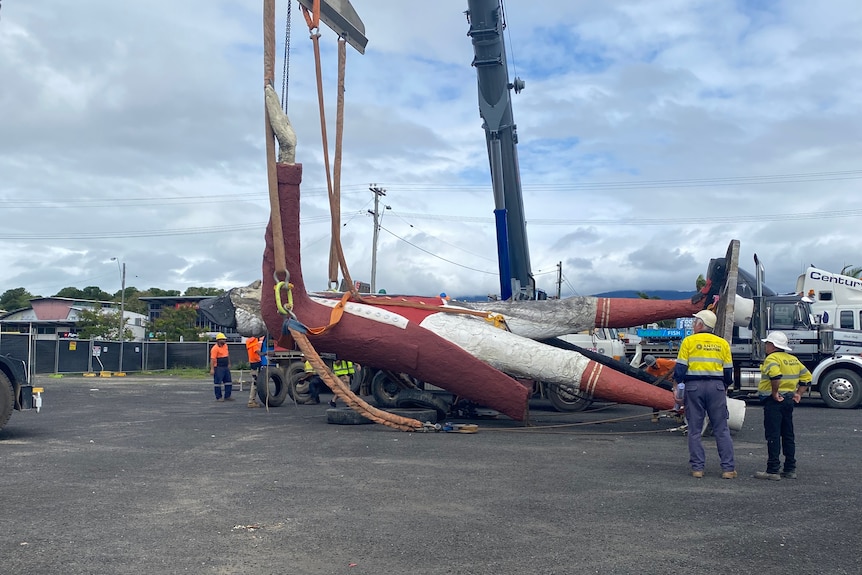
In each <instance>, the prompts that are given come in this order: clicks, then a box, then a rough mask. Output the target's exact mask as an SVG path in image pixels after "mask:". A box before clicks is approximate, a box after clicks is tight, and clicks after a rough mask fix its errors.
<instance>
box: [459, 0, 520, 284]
mask: <svg viewBox="0 0 862 575" xmlns="http://www.w3.org/2000/svg"><path fill="white" fill-rule="evenodd" d="M467 4H468V7H469V9H468V11H467V20H468V22H469V25H470V29H469V31H468V32H467V35H468V36H470V38H471V39H472V41H473V51H474V54H475V56H474V58H473V66H474V67H475V68H476V75H477V77H478V84H479V86H478V88H479V115H480V116H481V117H482V120H483V121H484V123H483V126H482V127H483V128H484V129H485V140H486V143H487V146H488V159H489V163H490V167H491V182H492V185H493V188H494V216H495V220H496V225H497V257H498V264H499V269H500V297H501V298H502V299H504V300H506V299H535V297H536V295H537V293H536V282H535V280H534V279H533V275H532V272H531V271H530V251H529V246H528V244H527V225H526V219H525V218H524V201H523V197H522V195H521V172H520V167H519V166H518V150H517V143H518V130H517V127H516V126H515V122H514V119H513V116H512V98H511V90H512V89H514V90H515V93H518V92H520V91H521V90H522V89H523V87H524V82H523V81H522V80H521V79H520V78H515V81H514V82H513V83H509V70H508V66H507V64H506V47H505V44H504V41H503V30H504V28H505V22H504V19H503V9H502V6H501V4H500V0H468V2H467Z"/></svg>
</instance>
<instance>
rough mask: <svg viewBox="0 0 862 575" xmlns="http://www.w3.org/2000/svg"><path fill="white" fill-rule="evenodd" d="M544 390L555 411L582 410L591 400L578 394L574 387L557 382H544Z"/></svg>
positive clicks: (570, 411)
mask: <svg viewBox="0 0 862 575" xmlns="http://www.w3.org/2000/svg"><path fill="white" fill-rule="evenodd" d="M545 392H546V394H547V396H548V400H549V401H550V402H551V405H553V406H554V409H556V410H557V411H563V412H569V413H574V412H576V411H583V410H585V409H586V408H587V407H589V406H590V404H591V403H592V402H593V400H591V399H587V398H586V397H584V396H582V395H580V394H579V393H578V392H577V391H575V390H574V388H572V387H569V386H568V385H560V384H558V383H546V384H545Z"/></svg>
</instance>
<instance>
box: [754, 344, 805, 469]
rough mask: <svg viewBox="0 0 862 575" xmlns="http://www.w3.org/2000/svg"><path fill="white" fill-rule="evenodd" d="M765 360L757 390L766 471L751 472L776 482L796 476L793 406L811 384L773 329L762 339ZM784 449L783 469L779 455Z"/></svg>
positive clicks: (801, 367) (788, 347) (801, 366)
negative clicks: (781, 469) (761, 414)
mask: <svg viewBox="0 0 862 575" xmlns="http://www.w3.org/2000/svg"><path fill="white" fill-rule="evenodd" d="M763 341H764V343H766V359H765V360H764V361H763V364H762V365H761V366H760V385H759V386H758V387H757V393H758V396H759V397H760V403H762V404H763V429H764V431H765V432H766V450H767V460H766V471H758V472H757V473H755V474H754V477H755V478H756V479H770V480H772V481H779V480H780V479H781V478H782V477H783V478H785V479H796V440H795V438H794V435H793V406H794V404H796V403H799V402H800V401H801V400H802V394H804V393H805V392H806V390H807V389H808V385H809V384H810V383H811V372H809V371H808V368H806V367H805V366H804V365H802V362H800V361H799V360H798V359H796V357H795V356H794V355H792V354H790V353H787V352H789V351H790V349H791V348H790V346H789V345H788V343H787V336H786V335H785V334H784V333H783V332H780V331H773V332H772V333H770V334H769V335H767V336H766V339H764V340H763ZM782 450H783V451H784V471H782V472H781V473H779V470H780V468H781V459H780V455H781V452H782Z"/></svg>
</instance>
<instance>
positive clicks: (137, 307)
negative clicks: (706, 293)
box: [114, 287, 147, 315]
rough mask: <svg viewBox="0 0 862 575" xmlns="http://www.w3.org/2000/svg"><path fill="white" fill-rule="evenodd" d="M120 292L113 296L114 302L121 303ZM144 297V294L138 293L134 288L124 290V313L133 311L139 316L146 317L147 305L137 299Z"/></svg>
mask: <svg viewBox="0 0 862 575" xmlns="http://www.w3.org/2000/svg"><path fill="white" fill-rule="evenodd" d="M121 291H122V290H117V293H115V294H114V301H121V296H122V293H121ZM141 297H146V292H141V291H138V288H136V287H127V288H126V311H133V312H135V313H139V314H141V315H147V303H146V302H143V301H141V300H140V299H138V298H141Z"/></svg>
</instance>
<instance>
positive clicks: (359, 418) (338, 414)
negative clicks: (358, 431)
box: [326, 407, 374, 425]
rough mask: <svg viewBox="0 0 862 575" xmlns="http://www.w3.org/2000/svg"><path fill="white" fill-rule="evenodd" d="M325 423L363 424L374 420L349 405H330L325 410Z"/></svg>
mask: <svg viewBox="0 0 862 575" xmlns="http://www.w3.org/2000/svg"><path fill="white" fill-rule="evenodd" d="M326 423H332V424H334V425H365V424H367V423H374V422H373V421H371V420H370V419H368V418H367V417H365V416H364V415H362V414H360V413H357V412H355V411H353V410H352V409H350V408H349V407H332V408H330V409H327V410H326Z"/></svg>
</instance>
